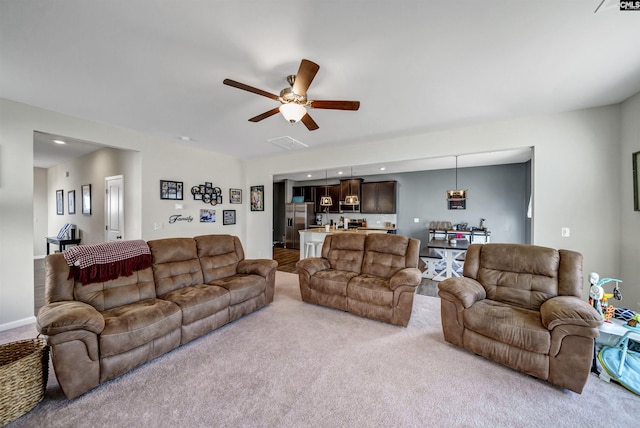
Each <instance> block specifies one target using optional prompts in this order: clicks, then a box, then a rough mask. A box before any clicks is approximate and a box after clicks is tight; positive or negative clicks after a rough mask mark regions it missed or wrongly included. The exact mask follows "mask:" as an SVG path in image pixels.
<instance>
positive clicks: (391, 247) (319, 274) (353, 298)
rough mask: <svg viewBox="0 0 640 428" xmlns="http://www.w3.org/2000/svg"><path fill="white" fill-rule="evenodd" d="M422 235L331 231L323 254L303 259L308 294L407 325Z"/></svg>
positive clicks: (302, 284) (417, 279) (307, 296)
mask: <svg viewBox="0 0 640 428" xmlns="http://www.w3.org/2000/svg"><path fill="white" fill-rule="evenodd" d="M419 251H420V241H419V240H417V239H413V238H408V237H406V236H401V235H392V234H380V233H376V234H370V235H366V234H365V233H362V232H338V233H335V234H330V235H327V236H326V238H325V240H324V244H323V246H322V257H313V258H307V259H303V260H300V261H299V262H298V263H297V264H296V267H297V270H298V274H299V278H300V294H301V295H302V300H303V301H305V302H309V303H316V304H319V305H324V306H329V307H331V308H336V309H342V310H343V311H348V312H351V313H353V314H356V315H360V316H363V317H367V318H372V319H375V320H379V321H384V322H387V323H391V324H395V325H400V326H404V327H406V326H407V324H408V323H409V318H411V309H412V307H413V295H414V293H415V290H416V287H417V286H418V285H419V284H420V281H421V273H420V270H419V269H418V253H419Z"/></svg>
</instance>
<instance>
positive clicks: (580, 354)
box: [438, 244, 602, 393]
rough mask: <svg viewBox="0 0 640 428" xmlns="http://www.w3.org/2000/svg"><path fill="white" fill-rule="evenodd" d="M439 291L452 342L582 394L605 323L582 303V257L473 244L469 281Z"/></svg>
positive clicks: (467, 273) (467, 266) (446, 282)
mask: <svg viewBox="0 0 640 428" xmlns="http://www.w3.org/2000/svg"><path fill="white" fill-rule="evenodd" d="M438 288H439V293H438V294H439V295H440V297H441V316H442V329H443V332H444V338H445V340H446V341H447V342H450V343H452V344H454V345H457V346H461V347H463V348H466V349H468V350H470V351H471V352H474V353H476V354H478V355H482V356H484V357H486V358H489V359H491V360H494V361H497V362H499V363H501V364H504V365H506V366H508V367H511V368H513V369H516V370H519V371H522V372H524V373H527V374H529V375H531V376H535V377H537V378H540V379H543V380H547V381H548V382H550V383H553V384H555V385H558V386H560V387H563V388H567V389H570V390H572V391H575V392H577V393H581V392H582V388H583V387H584V384H585V383H586V381H587V377H588V376H589V371H590V366H591V361H592V358H593V341H594V339H595V338H596V337H598V326H599V325H600V324H601V323H602V317H601V316H600V315H599V314H598V313H597V312H596V311H595V309H593V308H592V307H591V306H590V305H589V304H588V303H587V302H586V301H584V300H581V296H582V255H581V254H580V253H576V252H574V251H568V250H554V249H551V248H546V247H539V246H533V245H523V244H485V245H479V244H473V245H470V246H469V249H468V251H467V255H466V259H465V263H464V268H463V276H462V277H459V278H450V279H447V280H444V281H442V282H440V284H439V285H438Z"/></svg>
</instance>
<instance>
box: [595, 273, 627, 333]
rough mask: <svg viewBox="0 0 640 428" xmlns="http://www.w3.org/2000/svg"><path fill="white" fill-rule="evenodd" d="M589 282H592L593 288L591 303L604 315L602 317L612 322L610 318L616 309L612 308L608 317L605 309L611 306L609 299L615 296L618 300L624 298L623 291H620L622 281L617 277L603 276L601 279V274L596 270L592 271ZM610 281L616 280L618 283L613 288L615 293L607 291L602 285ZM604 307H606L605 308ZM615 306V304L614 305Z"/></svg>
mask: <svg viewBox="0 0 640 428" xmlns="http://www.w3.org/2000/svg"><path fill="white" fill-rule="evenodd" d="M589 282H590V283H591V288H590V289H589V303H591V306H593V307H594V308H595V309H596V311H598V313H599V314H600V315H601V316H602V318H603V319H604V320H605V321H606V322H611V321H609V319H610V318H611V316H612V315H613V311H614V310H615V308H614V309H611V311H612V312H611V315H609V316H608V317H606V316H605V311H606V310H607V307H608V306H609V299H610V298H612V297H613V298H615V299H617V300H622V293H621V292H620V287H619V284H620V283H621V282H622V281H621V280H619V279H615V278H602V279H600V275H598V274H597V273H595V272H591V273H590V274H589ZM608 282H615V283H616V285H615V287H614V288H613V293H605V292H604V288H603V287H602V286H603V285H604V284H606V283H608ZM603 307H604V309H603ZM612 308H613V306H612Z"/></svg>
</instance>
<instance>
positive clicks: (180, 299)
mask: <svg viewBox="0 0 640 428" xmlns="http://www.w3.org/2000/svg"><path fill="white" fill-rule="evenodd" d="M160 297H161V298H162V299H164V300H169V301H171V302H173V303H175V304H176V305H178V306H180V309H182V325H187V324H191V323H192V322H194V321H198V320H200V319H203V318H206V317H208V316H211V315H213V314H215V313H217V312H220V311H221V310H227V309H228V308H229V292H228V291H227V290H226V289H225V288H222V287H218V286H216V285H208V284H197V285H191V286H189V287H184V288H180V289H178V290H173V291H170V292H168V293H167V294H163V295H162V296H160Z"/></svg>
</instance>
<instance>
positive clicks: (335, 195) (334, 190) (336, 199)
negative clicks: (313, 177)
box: [315, 184, 340, 213]
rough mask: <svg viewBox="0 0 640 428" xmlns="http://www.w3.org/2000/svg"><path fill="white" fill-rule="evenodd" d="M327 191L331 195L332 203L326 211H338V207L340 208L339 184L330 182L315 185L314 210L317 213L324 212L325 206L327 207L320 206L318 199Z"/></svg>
mask: <svg viewBox="0 0 640 428" xmlns="http://www.w3.org/2000/svg"><path fill="white" fill-rule="evenodd" d="M327 193H328V194H329V196H331V202H333V205H331V206H330V207H329V210H328V212H330V213H337V212H339V209H340V185H339V184H332V185H331V186H316V188H315V195H316V201H315V202H316V212H317V213H321V212H322V213H323V212H325V208H327V207H323V206H321V205H320V200H321V199H322V197H323V196H326V195H327Z"/></svg>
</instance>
